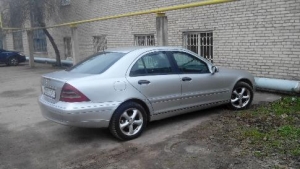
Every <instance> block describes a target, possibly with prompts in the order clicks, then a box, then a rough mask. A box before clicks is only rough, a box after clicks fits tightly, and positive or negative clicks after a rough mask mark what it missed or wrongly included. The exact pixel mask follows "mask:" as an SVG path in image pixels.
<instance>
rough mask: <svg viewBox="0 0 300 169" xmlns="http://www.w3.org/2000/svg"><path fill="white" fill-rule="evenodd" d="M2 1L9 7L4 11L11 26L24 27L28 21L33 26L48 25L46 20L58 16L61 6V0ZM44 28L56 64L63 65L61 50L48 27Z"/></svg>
mask: <svg viewBox="0 0 300 169" xmlns="http://www.w3.org/2000/svg"><path fill="white" fill-rule="evenodd" d="M2 2H3V4H4V5H6V6H7V7H8V9H9V10H8V11H9V12H5V13H4V18H5V20H6V23H8V24H9V25H10V26H11V27H22V26H24V25H25V23H26V22H28V21H30V23H31V26H32V27H46V26H47V24H46V23H47V22H46V21H47V20H49V19H50V18H51V17H56V16H55V14H56V13H57V12H58V10H59V8H60V0H2ZM42 30H43V32H44V33H45V35H46V36H47V38H48V39H49V41H50V43H51V45H52V47H53V49H54V51H55V55H56V65H57V66H61V59H60V52H59V50H58V47H57V45H56V43H55V41H54V39H53V37H52V35H51V34H50V33H49V31H48V30H47V29H45V28H42Z"/></svg>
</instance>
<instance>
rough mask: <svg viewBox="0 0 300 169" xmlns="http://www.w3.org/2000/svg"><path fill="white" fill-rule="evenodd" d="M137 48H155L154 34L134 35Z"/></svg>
mask: <svg viewBox="0 0 300 169" xmlns="http://www.w3.org/2000/svg"><path fill="white" fill-rule="evenodd" d="M134 44H135V46H155V40H154V34H149V35H134Z"/></svg>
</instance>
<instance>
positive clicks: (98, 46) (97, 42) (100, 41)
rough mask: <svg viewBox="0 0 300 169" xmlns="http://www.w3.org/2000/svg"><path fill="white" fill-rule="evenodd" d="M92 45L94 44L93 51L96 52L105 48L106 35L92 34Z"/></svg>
mask: <svg viewBox="0 0 300 169" xmlns="http://www.w3.org/2000/svg"><path fill="white" fill-rule="evenodd" d="M93 46H94V53H97V52H99V51H103V50H104V49H107V39H106V35H101V36H94V37H93Z"/></svg>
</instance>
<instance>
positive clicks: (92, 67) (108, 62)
mask: <svg viewBox="0 0 300 169" xmlns="http://www.w3.org/2000/svg"><path fill="white" fill-rule="evenodd" d="M124 55H125V54H124V53H117V52H102V53H97V54H94V55H92V56H90V57H88V58H87V59H85V60H84V61H82V62H80V63H78V64H77V65H75V66H73V67H71V68H69V69H67V70H66V71H70V72H74V73H84V74H100V73H103V72H104V71H106V70H107V69H108V68H109V67H111V66H112V65H113V64H114V63H115V62H116V61H117V60H119V59H120V58H121V57H122V56H124Z"/></svg>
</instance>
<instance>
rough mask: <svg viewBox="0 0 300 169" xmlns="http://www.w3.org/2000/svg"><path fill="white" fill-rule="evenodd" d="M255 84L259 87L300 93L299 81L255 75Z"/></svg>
mask: <svg viewBox="0 0 300 169" xmlns="http://www.w3.org/2000/svg"><path fill="white" fill-rule="evenodd" d="M255 84H256V87H257V88H259V89H267V90H275V91H283V92H294V93H300V81H293V80H283V79H271V78H261V77H256V78H255Z"/></svg>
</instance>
